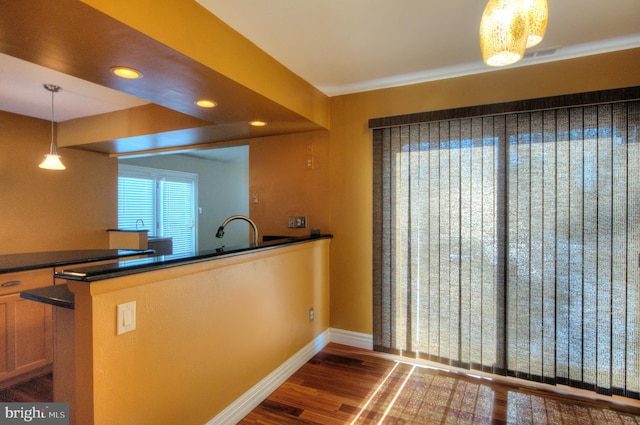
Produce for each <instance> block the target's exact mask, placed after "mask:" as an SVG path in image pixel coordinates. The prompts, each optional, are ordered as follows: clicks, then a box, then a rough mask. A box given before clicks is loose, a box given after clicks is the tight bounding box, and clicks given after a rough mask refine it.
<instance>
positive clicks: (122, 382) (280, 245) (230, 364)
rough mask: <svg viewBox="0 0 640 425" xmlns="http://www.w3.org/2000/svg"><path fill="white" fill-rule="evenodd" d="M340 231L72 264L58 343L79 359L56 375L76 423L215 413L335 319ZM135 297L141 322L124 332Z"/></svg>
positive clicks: (65, 274)
mask: <svg viewBox="0 0 640 425" xmlns="http://www.w3.org/2000/svg"><path fill="white" fill-rule="evenodd" d="M330 241H331V236H330V235H321V236H316V237H311V236H308V237H295V238H285V239H278V240H274V241H269V242H263V243H260V244H259V245H258V246H253V245H251V246H250V245H246V246H238V247H229V248H224V247H223V248H220V249H216V250H210V251H203V252H197V253H195V254H193V255H168V256H158V257H149V258H144V259H136V260H129V261H121V262H117V263H112V264H103V265H97V266H90V267H67V268H64V269H63V270H61V271H59V272H58V273H57V274H56V278H57V279H65V280H66V284H67V286H68V288H69V291H70V292H71V293H72V294H73V302H72V305H70V307H72V308H73V309H71V308H63V307H59V306H58V307H54V309H55V310H56V312H58V313H61V314H58V315H57V316H56V317H57V322H56V329H57V331H58V332H57V333H59V334H64V333H65V330H66V334H67V336H68V338H65V339H57V340H56V344H55V345H56V346H55V351H56V352H57V353H66V354H65V356H66V357H69V356H70V357H72V358H73V360H74V362H73V363H74V364H70V363H69V362H67V363H66V364H65V367H66V368H67V370H65V371H60V372H59V374H58V378H54V379H58V380H59V381H63V382H59V385H60V386H62V387H63V390H62V391H61V392H60V393H59V394H63V396H62V397H64V398H62V399H61V398H58V399H57V400H56V401H69V402H70V404H71V405H70V410H71V417H72V423H76V424H113V423H121V424H127V423H136V424H157V423H181V424H203V423H207V422H208V421H211V420H212V418H214V417H216V416H217V415H220V414H221V412H223V411H224V410H225V408H227V407H228V406H229V405H230V404H232V403H233V402H234V401H236V400H237V399H238V398H240V397H241V396H243V395H244V394H245V393H247V392H248V391H250V390H251V389H252V388H253V387H254V386H256V385H257V384H259V383H260V382H261V381H262V380H263V379H264V378H265V377H267V375H269V374H270V373H272V372H273V371H274V370H275V369H277V368H278V367H279V366H280V365H282V364H283V363H284V362H285V361H287V360H288V359H289V358H291V357H292V356H294V355H295V354H296V353H297V352H299V351H300V350H301V349H302V348H304V347H305V346H306V345H308V344H309V343H310V342H312V341H313V340H314V338H316V337H317V336H318V335H320V334H321V333H322V332H324V331H326V330H327V329H328V327H329V246H330ZM40 301H42V302H47V301H46V300H44V299H41V300H40ZM131 303H134V304H135V310H134V315H133V316H129V317H128V319H127V321H131V320H134V321H135V325H134V326H135V329H131V330H130V331H127V332H120V333H119V332H118V320H117V310H118V306H119V305H123V304H128V305H131ZM311 313H313V314H311ZM71 329H73V331H72V332H71V331H70V330H71ZM70 353H72V354H70ZM69 368H71V370H69ZM65 387H66V389H65ZM54 397H55V395H54ZM59 397H60V396H59Z"/></svg>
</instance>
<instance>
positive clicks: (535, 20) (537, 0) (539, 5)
mask: <svg viewBox="0 0 640 425" xmlns="http://www.w3.org/2000/svg"><path fill="white" fill-rule="evenodd" d="M526 3H527V15H528V17H529V38H528V39H527V48H529V47H533V46H535V45H536V44H538V43H540V42H541V41H542V38H543V37H544V33H545V31H546V30H547V19H548V17H549V8H548V6H547V0H526Z"/></svg>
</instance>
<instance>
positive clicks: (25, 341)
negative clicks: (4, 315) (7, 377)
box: [14, 298, 53, 371]
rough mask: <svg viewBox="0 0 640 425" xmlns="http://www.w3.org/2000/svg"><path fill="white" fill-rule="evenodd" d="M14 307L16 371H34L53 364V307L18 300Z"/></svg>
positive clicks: (21, 299)
mask: <svg viewBox="0 0 640 425" xmlns="http://www.w3.org/2000/svg"><path fill="white" fill-rule="evenodd" d="M14 306H15V318H16V337H15V341H16V348H15V350H16V370H17V371H26V370H33V369H36V368H39V367H42V366H46V365H48V364H50V363H52V361H53V333H52V327H53V326H52V316H53V312H52V308H51V305H49V304H43V303H38V302H34V301H29V300H25V299H23V298H18V299H16V300H15V302H14Z"/></svg>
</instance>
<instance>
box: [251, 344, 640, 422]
mask: <svg viewBox="0 0 640 425" xmlns="http://www.w3.org/2000/svg"><path fill="white" fill-rule="evenodd" d="M240 424H242V425H252V424H260V425H269V424H273V425H275V424H278V425H281V424H292V425H295V424H307V425H308V424H327V425H332V424H335V425H338V424H353V425H356V424H358V425H361V424H421V425H422V424H424V425H427V424H518V425H520V424H576V425H584V424H607V425H617V424H620V425H627V424H636V425H637V424H640V408H635V407H632V406H620V405H614V404H613V403H609V402H607V401H602V400H591V399H586V398H578V397H572V396H563V395H560V394H558V393H555V392H552V391H545V390H540V389H535V390H534V389H527V388H523V387H518V386H515V385H510V384H504V383H497V382H496V381H491V380H488V379H482V378H476V377H472V376H468V375H465V374H458V373H452V372H445V371H442V370H436V369H432V368H426V367H421V366H415V365H411V364H407V363H397V362H395V361H393V360H390V359H389V358H388V357H387V356H384V355H381V354H379V353H374V352H370V351H366V350H359V349H354V348H352V347H345V346H341V345H337V344H329V345H328V346H327V347H325V349H323V350H322V351H321V352H320V353H318V354H317V355H316V356H315V357H314V358H313V359H311V360H310V361H309V362H308V363H306V364H305V365H304V366H303V367H302V368H301V369H300V370H298V371H297V372H296V373H295V374H294V375H293V376H291V378H289V379H288V380H287V381H286V382H285V383H284V384H283V385H282V386H280V387H279V388H278V389H277V390H276V391H275V392H274V393H272V394H271V395H270V396H269V397H268V398H267V399H266V400H265V401H263V402H262V403H261V404H260V405H259V406H258V407H256V408H255V409H254V410H253V411H252V412H251V413H250V414H249V415H247V416H246V417H245V418H244V419H243V420H242V421H241V422H240Z"/></svg>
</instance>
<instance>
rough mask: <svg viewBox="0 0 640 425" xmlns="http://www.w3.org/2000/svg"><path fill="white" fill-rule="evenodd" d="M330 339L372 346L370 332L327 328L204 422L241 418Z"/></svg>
mask: <svg viewBox="0 0 640 425" xmlns="http://www.w3.org/2000/svg"><path fill="white" fill-rule="evenodd" d="M329 342H335V343H336V344H343V345H349V346H351V347H358V348H364V349H368V350H371V349H372V348H373V336H372V335H369V334H363V333H359V332H351V331H345V330H342V329H334V328H329V329H327V330H326V331H324V332H323V333H322V334H320V335H318V336H317V337H316V338H315V339H314V340H313V341H311V342H310V343H309V344H307V345H306V346H305V347H304V348H303V349H302V350H300V351H298V352H297V353H296V354H294V355H293V356H292V357H290V358H289V359H288V360H287V361H286V362H284V363H283V364H281V365H280V366H279V367H278V368H277V369H276V370H274V371H273V372H271V373H270V374H269V375H267V376H266V377H265V378H264V379H263V380H262V381H260V382H258V383H257V384H256V385H254V386H253V387H252V388H251V389H250V390H249V391H247V392H246V393H244V394H243V395H242V396H240V398H238V399H236V401H234V402H233V403H231V404H230V405H229V406H227V407H226V408H225V409H224V410H223V411H222V412H220V413H218V414H217V415H216V416H215V417H214V418H213V419H211V420H210V421H209V422H207V423H206V425H227V424H237V423H238V422H240V420H241V419H242V418H244V417H245V416H247V415H248V414H249V413H250V412H251V411H252V410H253V409H254V408H255V407H256V406H258V405H259V404H260V403H262V401H263V400H264V399H266V398H267V397H268V396H269V394H271V393H272V392H273V391H275V390H276V388H278V387H279V386H280V385H282V383H283V382H284V381H286V380H287V379H288V378H289V377H290V376H291V375H293V374H294V372H295V371H297V370H298V369H300V368H301V367H302V365H304V364H305V363H306V362H308V361H309V360H310V359H311V358H312V357H313V356H315V355H316V354H318V353H319V352H320V351H321V350H322V349H323V348H324V347H325V346H326V345H327V344H328V343H329Z"/></svg>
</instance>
